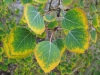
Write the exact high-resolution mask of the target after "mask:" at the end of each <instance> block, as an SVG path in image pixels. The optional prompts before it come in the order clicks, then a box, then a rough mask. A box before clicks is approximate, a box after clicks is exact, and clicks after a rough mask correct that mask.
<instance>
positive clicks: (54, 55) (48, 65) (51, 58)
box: [34, 41, 60, 73]
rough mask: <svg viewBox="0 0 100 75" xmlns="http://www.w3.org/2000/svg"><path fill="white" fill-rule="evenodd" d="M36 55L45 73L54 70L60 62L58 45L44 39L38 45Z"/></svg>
mask: <svg viewBox="0 0 100 75" xmlns="http://www.w3.org/2000/svg"><path fill="white" fill-rule="evenodd" d="M34 53H35V57H36V59H37V62H38V63H39V65H40V66H41V68H42V69H43V70H44V72H45V73H48V72H50V71H51V70H53V69H54V68H55V67H56V66H57V65H58V64H59V62H60V51H59V49H58V47H57V46H56V45H55V44H53V43H52V42H49V41H43V42H40V43H38V44H37V45H36V48H35V52H34Z"/></svg>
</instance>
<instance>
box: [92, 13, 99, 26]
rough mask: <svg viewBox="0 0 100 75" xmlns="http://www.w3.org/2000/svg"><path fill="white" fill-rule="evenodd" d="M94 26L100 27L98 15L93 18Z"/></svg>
mask: <svg viewBox="0 0 100 75" xmlns="http://www.w3.org/2000/svg"><path fill="white" fill-rule="evenodd" d="M92 25H93V26H94V27H95V28H97V27H99V16H98V14H95V15H94V16H93V20H92Z"/></svg>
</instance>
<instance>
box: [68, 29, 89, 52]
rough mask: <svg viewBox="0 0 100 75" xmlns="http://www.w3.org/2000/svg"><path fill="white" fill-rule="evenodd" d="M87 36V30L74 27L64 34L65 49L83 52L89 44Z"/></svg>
mask: <svg viewBox="0 0 100 75" xmlns="http://www.w3.org/2000/svg"><path fill="white" fill-rule="evenodd" d="M88 37H89V36H88V32H87V30H85V29H83V28H76V29H73V30H71V31H69V33H68V35H67V36H66V46H67V49H68V50H69V51H71V52H75V53H84V51H85V50H86V49H88V46H89V38H88Z"/></svg>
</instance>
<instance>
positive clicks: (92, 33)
mask: <svg viewBox="0 0 100 75" xmlns="http://www.w3.org/2000/svg"><path fill="white" fill-rule="evenodd" d="M91 40H92V41H93V42H94V43H96V41H97V32H96V31H95V30H92V31H91Z"/></svg>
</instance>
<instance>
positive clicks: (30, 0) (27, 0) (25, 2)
mask: <svg viewBox="0 0 100 75" xmlns="http://www.w3.org/2000/svg"><path fill="white" fill-rule="evenodd" d="M21 2H22V3H23V4H27V3H31V2H32V0H21Z"/></svg>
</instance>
